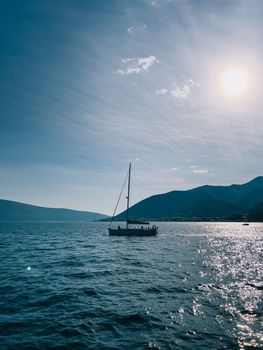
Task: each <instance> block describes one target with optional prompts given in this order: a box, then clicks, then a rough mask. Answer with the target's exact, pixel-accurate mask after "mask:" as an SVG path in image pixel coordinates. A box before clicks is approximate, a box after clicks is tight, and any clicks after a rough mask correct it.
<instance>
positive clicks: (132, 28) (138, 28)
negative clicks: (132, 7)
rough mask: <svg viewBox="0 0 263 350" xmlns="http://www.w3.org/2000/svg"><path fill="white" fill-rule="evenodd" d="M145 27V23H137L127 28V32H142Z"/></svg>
mask: <svg viewBox="0 0 263 350" xmlns="http://www.w3.org/2000/svg"><path fill="white" fill-rule="evenodd" d="M145 29H146V24H137V25H134V26H130V27H128V28H127V33H128V34H130V35H132V34H134V33H143V32H144V31H145Z"/></svg>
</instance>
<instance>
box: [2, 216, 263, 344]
mask: <svg viewBox="0 0 263 350" xmlns="http://www.w3.org/2000/svg"><path fill="white" fill-rule="evenodd" d="M155 224H157V225H158V226H159V234H158V235H157V236H152V237H116V236H109V235H108V232H107V223H104V222H91V223H1V224H0V349H1V350H5V349H8V350H9V349H10V350H11V349H16V350H17V349H18V350H24V349H28V350H31V349H41V350H42V349H70V350H71V349H95V350H96V349H103V350H104V349H106V350H107V349H109V350H110V349H114V350H115V349H116V350H117V349H125V350H128V349H180V350H184V349H185V350H193V349H195V350H196V349H260V348H261V349H262V348H263V332H262V330H263V319H262V315H263V302H262V300H263V298H262V294H263V279H262V273H263V266H262V265H263V259H262V257H263V253H262V252H263V249H262V248H263V223H250V225H249V226H244V225H242V223H214V222H213V223H212V222H211V223H201V222H200V223H168V222H165V223H164V222H162V223H161V222H160V223H155Z"/></svg>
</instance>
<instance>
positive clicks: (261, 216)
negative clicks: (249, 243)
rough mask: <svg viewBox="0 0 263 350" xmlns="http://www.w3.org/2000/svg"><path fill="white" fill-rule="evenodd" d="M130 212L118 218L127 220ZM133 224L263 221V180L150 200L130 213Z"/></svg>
mask: <svg viewBox="0 0 263 350" xmlns="http://www.w3.org/2000/svg"><path fill="white" fill-rule="evenodd" d="M125 215H126V211H124V212H122V213H120V214H119V215H117V216H116V220H125ZM129 217H130V219H131V220H151V221H159V220H167V221H200V220H216V221H219V220H230V221H239V220H243V219H244V218H246V219H248V220H252V221H263V176H259V177H256V178H255V179H253V180H252V181H250V182H248V183H245V184H242V185H230V186H208V185H205V186H201V187H197V188H194V189H191V190H187V191H171V192H168V193H164V194H157V195H154V196H151V197H148V198H146V199H144V200H142V201H140V202H138V203H136V204H135V205H133V206H132V207H130V209H129Z"/></svg>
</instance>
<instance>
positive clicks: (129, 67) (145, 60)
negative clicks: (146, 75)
mask: <svg viewBox="0 0 263 350" xmlns="http://www.w3.org/2000/svg"><path fill="white" fill-rule="evenodd" d="M155 63H159V61H158V60H157V58H156V57H155V56H152V55H151V56H148V57H133V58H123V59H122V60H121V68H119V69H118V70H117V73H119V74H121V75H126V74H139V73H141V72H144V71H146V72H147V71H148V70H149V69H150V68H151V67H152V66H153V65H154V64H155Z"/></svg>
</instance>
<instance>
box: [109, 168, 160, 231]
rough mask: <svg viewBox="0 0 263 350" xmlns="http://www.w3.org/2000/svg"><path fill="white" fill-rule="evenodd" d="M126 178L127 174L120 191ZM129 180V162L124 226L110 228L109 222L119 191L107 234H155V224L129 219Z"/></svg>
mask: <svg viewBox="0 0 263 350" xmlns="http://www.w3.org/2000/svg"><path fill="white" fill-rule="evenodd" d="M126 180H127V176H126V179H125V182H124V184H123V187H122V191H123V188H124V185H125V183H126ZM130 182H131V163H130V165H129V171H128V194H127V197H126V198H127V210H126V226H125V227H121V226H118V227H117V228H111V224H112V222H113V219H114V216H115V212H116V209H117V206H118V203H119V200H120V197H121V194H122V191H121V194H120V196H119V199H118V202H117V205H116V208H115V211H114V213H113V216H112V219H111V222H110V225H109V227H108V231H109V235H111V236H155V235H156V234H157V233H158V227H157V226H155V225H153V226H150V223H149V222H146V221H135V220H130V219H129V205H130ZM134 225H135V226H134Z"/></svg>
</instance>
